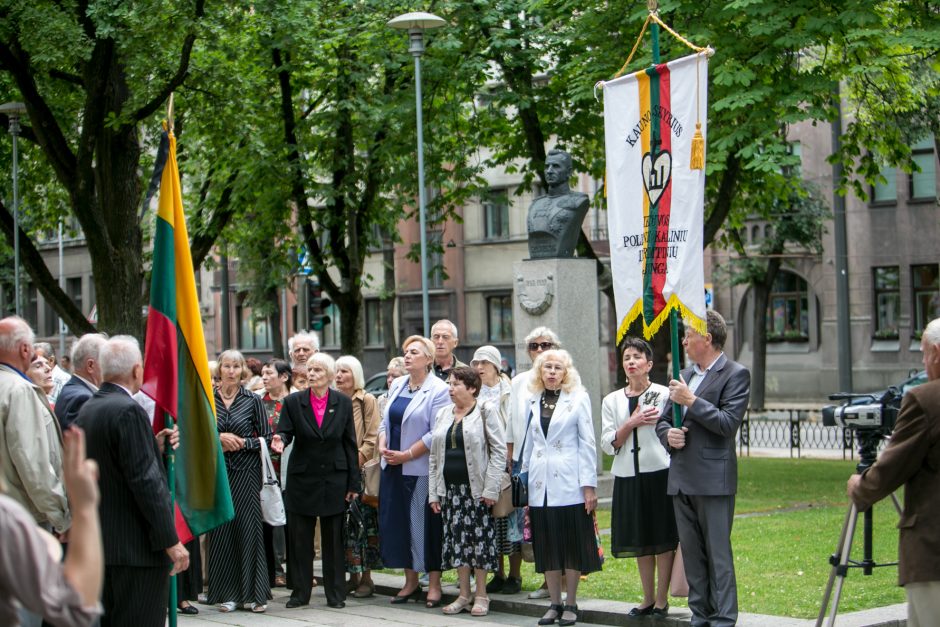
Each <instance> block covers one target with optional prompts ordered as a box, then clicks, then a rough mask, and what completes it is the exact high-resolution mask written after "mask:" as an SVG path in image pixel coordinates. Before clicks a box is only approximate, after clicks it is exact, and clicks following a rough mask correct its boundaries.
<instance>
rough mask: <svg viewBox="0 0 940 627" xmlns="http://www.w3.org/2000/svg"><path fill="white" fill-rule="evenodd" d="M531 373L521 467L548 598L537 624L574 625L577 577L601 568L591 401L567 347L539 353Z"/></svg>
mask: <svg viewBox="0 0 940 627" xmlns="http://www.w3.org/2000/svg"><path fill="white" fill-rule="evenodd" d="M532 370H533V375H534V376H533V377H532V379H531V382H530V389H531V391H532V397H531V398H530V399H529V402H528V408H529V409H528V425H527V427H526V431H525V435H524V440H525V441H524V443H523V444H522V447H523V452H522V472H527V473H528V479H529V481H528V486H529V518H530V521H531V523H532V542H533V549H534V553H535V570H536V571H537V572H540V573H544V574H545V581H546V582H547V583H548V592H549V597H550V598H551V602H552V604H551V607H550V608H549V610H548V612H546V613H545V616H543V617H542V618H541V619H540V620H539V624H540V625H551V624H552V623H554V622H556V621H557V622H558V624H559V625H574V624H575V622H577V619H578V605H577V593H578V582H579V581H580V578H581V574H582V573H592V572H595V571H598V570H600V569H601V561H600V556H599V555H598V550H597V539H596V537H595V534H594V515H593V514H594V509H595V508H596V507H597V494H596V491H595V489H596V487H597V451H596V450H595V443H594V421H593V419H592V417H591V400H590V398H589V397H588V395H587V392H586V391H585V390H584V388H583V387H581V378H580V377H579V376H578V371H577V370H575V368H574V365H573V364H572V362H571V355H569V354H568V352H567V351H563V350H550V351H546V352H544V353H542V354H541V355H539V357H538V359H536V360H535V364H534V365H533V366H532ZM562 571H564V575H565V587H566V591H567V595H568V596H567V599H566V603H565V605H562V604H561V579H562Z"/></svg>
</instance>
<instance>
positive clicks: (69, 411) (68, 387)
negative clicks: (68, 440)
mask: <svg viewBox="0 0 940 627" xmlns="http://www.w3.org/2000/svg"><path fill="white" fill-rule="evenodd" d="M94 394H95V393H94V391H93V390H92V389H91V388H90V387H88V384H87V383H85V382H84V381H82V380H81V379H79V378H78V377H76V376H75V375H72V378H71V379H69V380H68V381H67V382H66V384H65V385H63V386H62V389H61V390H59V396H58V398H56V401H55V417H56V418H58V419H59V425H61V426H62V430H63V431H65V430H66V429H68V428H69V426H70V425H71V424H72V423H73V422H75V419H76V418H78V412H79V410H81V408H82V405H84V404H85V401H87V400H88V399H90V398H91V397H92V396H94Z"/></svg>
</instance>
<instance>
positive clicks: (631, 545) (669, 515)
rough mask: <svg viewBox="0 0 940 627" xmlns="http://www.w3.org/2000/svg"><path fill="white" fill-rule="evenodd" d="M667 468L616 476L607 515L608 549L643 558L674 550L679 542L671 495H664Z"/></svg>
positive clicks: (616, 552)
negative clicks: (608, 523)
mask: <svg viewBox="0 0 940 627" xmlns="http://www.w3.org/2000/svg"><path fill="white" fill-rule="evenodd" d="M668 481H669V469H668V468H665V469H663V470H657V471H656V472H641V473H640V474H639V475H637V476H635V477H615V478H614V497H613V502H612V503H611V515H610V552H611V553H612V554H613V556H614V557H642V556H644V555H659V554H660V553H665V552H666V551H674V550H675V548H676V546H677V545H678V544H679V533H678V531H677V530H676V515H675V512H674V511H673V508H672V497H671V496H669V495H668V494H666V484H667V482H668Z"/></svg>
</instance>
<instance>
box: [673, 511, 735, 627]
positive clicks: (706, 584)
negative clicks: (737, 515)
mask: <svg viewBox="0 0 940 627" xmlns="http://www.w3.org/2000/svg"><path fill="white" fill-rule="evenodd" d="M672 504H673V509H675V512H676V527H677V528H678V530H679V544H680V546H682V561H683V562H684V563H685V576H686V579H688V580H689V609H690V610H692V625H693V626H694V627H698V626H701V625H708V626H709V627H727V626H729V625H734V624H735V623H736V622H737V620H738V589H737V583H736V581H735V577H734V557H733V556H732V554H731V524H732V522H733V521H734V495H733V494H732V495H728V496H690V495H688V494H677V495H676V496H675V497H673V501H672Z"/></svg>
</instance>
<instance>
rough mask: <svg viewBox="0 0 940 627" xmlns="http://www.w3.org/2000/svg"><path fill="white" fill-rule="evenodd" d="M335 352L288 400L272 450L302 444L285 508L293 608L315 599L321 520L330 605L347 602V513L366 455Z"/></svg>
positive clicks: (316, 358)
mask: <svg viewBox="0 0 940 627" xmlns="http://www.w3.org/2000/svg"><path fill="white" fill-rule="evenodd" d="M335 370H336V368H335V363H334V361H333V358H332V357H330V356H329V355H327V354H325V353H316V354H315V355H313V356H312V357H310V359H309V360H308V361H307V376H308V379H309V380H310V389H309V390H304V391H302V392H295V393H293V394H290V395H289V396H287V397H286V398H285V399H284V406H283V408H282V409H281V418H280V422H279V423H278V428H277V430H278V433H277V435H275V436H274V442H273V443H272V448H273V449H274V451H275V452H278V453H279V452H281V451H282V450H283V447H284V446H286V445H287V444H290V443H291V442H293V443H294V447H293V452H292V453H291V456H290V463H289V464H288V468H287V478H288V481H287V490H286V491H285V493H284V495H285V497H286V498H285V503H284V506H285V509H286V510H287V528H288V537H289V538H290V540H289V541H290V550H289V551H288V572H290V573H293V574H292V575H291V583H292V584H293V586H294V589H293V591H292V592H291V595H290V600H289V601H288V602H287V607H289V608H293V607H300V606H302V605H308V604H309V603H310V587H311V584H312V583H313V568H312V566H313V557H314V556H313V533H314V530H315V529H316V523H317V518H319V519H320V529H321V548H322V551H323V556H322V557H323V584H324V590H325V592H326V600H327V604H328V605H329V606H330V607H333V608H341V607H345V606H346V569H345V568H344V551H343V519H344V513H345V512H346V504H347V503H348V502H349V501H351V500H353V499H354V498H356V496H357V494H358V493H359V490H360V487H359V484H360V477H359V460H358V455H359V452H358V449H357V447H356V425H355V423H354V422H353V409H352V401H351V400H350V399H349V397H348V396H346V395H344V394H342V393H340V392H337V391H336V390H331V389H330V382H331V381H333V377H334V376H335Z"/></svg>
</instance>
